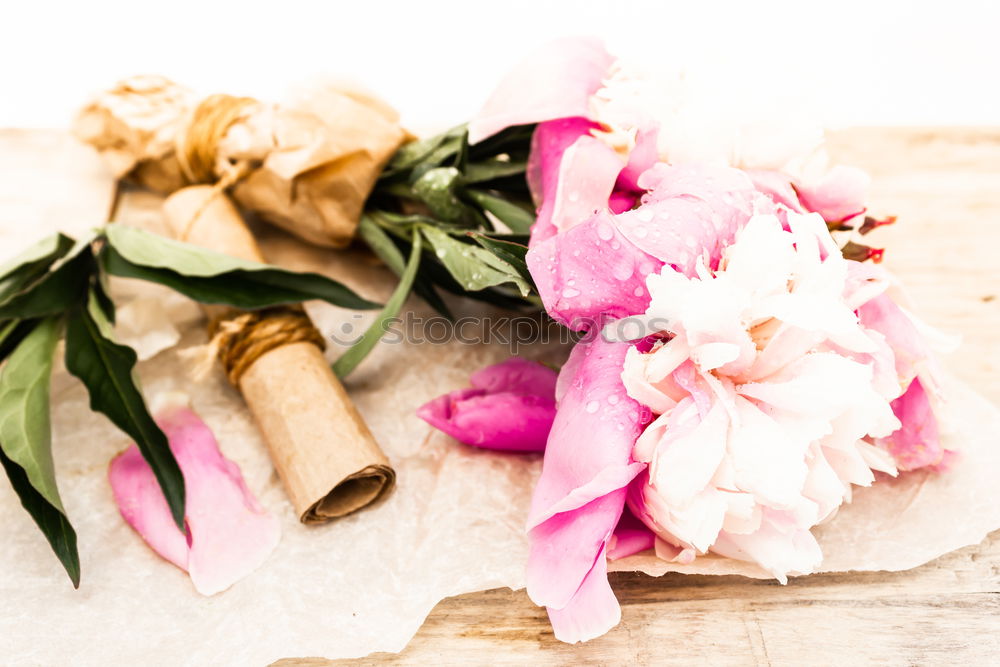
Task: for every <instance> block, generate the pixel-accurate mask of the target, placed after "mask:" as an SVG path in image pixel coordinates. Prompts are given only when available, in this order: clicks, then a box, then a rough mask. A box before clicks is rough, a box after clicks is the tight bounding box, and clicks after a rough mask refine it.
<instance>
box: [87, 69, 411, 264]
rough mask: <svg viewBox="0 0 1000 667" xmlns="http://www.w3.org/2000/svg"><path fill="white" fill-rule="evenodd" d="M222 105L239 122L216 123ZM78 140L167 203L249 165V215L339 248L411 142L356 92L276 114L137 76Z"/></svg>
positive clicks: (324, 88) (318, 88)
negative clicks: (398, 153)
mask: <svg viewBox="0 0 1000 667" xmlns="http://www.w3.org/2000/svg"><path fill="white" fill-rule="evenodd" d="M219 104H235V106H234V107H233V110H232V112H233V116H231V117H228V118H227V117H221V118H220V117H219V116H218V115H216V114H213V113H212V112H211V109H212V108H213V107H217V106H218V105H219ZM206 105H207V106H206ZM73 132H74V134H75V135H76V136H77V137H78V138H80V139H81V140H82V141H84V142H86V143H88V144H90V145H92V146H94V148H96V149H97V150H98V151H99V152H100V153H101V155H102V157H103V158H104V159H105V160H106V161H107V163H108V165H109V166H110V167H111V169H112V171H113V173H114V175H115V176H116V177H118V178H126V177H127V178H128V179H130V180H132V181H133V182H135V183H138V184H140V185H143V186H145V187H148V188H151V189H153V190H156V191H157V192H161V193H164V194H169V193H171V192H174V191H175V190H178V189H180V188H181V187H183V186H185V185H190V184H192V183H204V182H215V181H216V180H218V179H221V178H224V177H227V176H228V175H229V172H230V170H231V169H233V168H234V167H235V166H236V165H239V164H242V163H245V164H246V165H247V166H248V167H249V171H248V173H246V174H245V175H243V176H242V178H240V179H239V180H238V181H237V182H236V184H235V185H234V186H233V189H232V194H233V198H234V199H235V200H236V202H237V203H238V204H239V205H240V206H241V207H243V208H245V209H247V210H249V211H252V212H254V213H256V214H258V215H260V216H261V217H262V218H264V219H265V220H268V221H269V222H272V223H274V224H276V225H279V226H281V227H284V228H285V229H287V230H289V231H291V232H292V233H293V234H296V235H298V236H299V237H301V238H303V239H305V240H306V241H309V242H310V243H314V244H316V245H320V246H326V247H334V248H339V247H344V246H346V245H347V244H348V243H350V241H351V239H352V238H353V237H354V230H355V228H356V226H357V221H358V217H359V216H360V214H361V209H362V207H363V206H364V202H365V200H366V199H367V198H368V195H369V194H370V193H371V190H372V187H373V186H374V184H375V181H376V179H377V178H378V176H379V173H380V172H381V171H382V167H383V166H385V163H386V162H387V161H388V160H389V158H390V157H392V154H393V153H394V152H395V151H396V149H397V148H399V146H400V145H401V144H402V143H403V142H404V141H405V140H406V139H407V137H408V135H407V133H406V132H405V131H404V130H403V129H402V128H401V127H400V126H399V116H398V114H397V113H396V112H395V111H394V110H393V109H392V108H391V107H389V106H388V105H387V104H385V103H384V102H382V101H381V100H379V99H378V98H376V97H375V96H374V95H372V94H371V93H369V92H367V91H365V90H363V89H361V88H360V87H358V86H355V85H351V84H348V83H343V82H339V83H336V84H333V83H331V84H328V85H315V86H312V87H309V88H303V89H302V90H301V91H299V92H298V93H296V94H295V95H294V96H293V98H292V99H290V100H289V101H288V102H287V103H286V104H281V105H276V104H265V103H263V102H258V101H256V100H252V99H249V98H232V97H228V96H211V97H210V98H205V100H199V98H198V97H197V96H196V95H195V94H194V92H192V91H191V90H189V89H187V88H185V87H184V86H181V85H179V84H177V83H174V82H173V81H170V80H169V79H166V78H164V77H161V76H134V77H131V78H128V79H125V80H123V81H121V82H119V83H118V84H117V85H116V86H115V87H113V88H111V89H109V90H107V91H104V92H102V93H100V94H99V95H97V96H96V97H95V98H94V99H93V100H92V101H91V102H90V103H89V104H88V105H87V106H86V107H84V109H83V110H82V111H81V112H80V114H79V116H78V117H77V119H76V121H75V124H74V127H73ZM196 144H197V145H196ZM191 151H194V154H193V155H192V154H191ZM195 157H198V158H199V160H197V161H196V160H195V159H194V158H195Z"/></svg>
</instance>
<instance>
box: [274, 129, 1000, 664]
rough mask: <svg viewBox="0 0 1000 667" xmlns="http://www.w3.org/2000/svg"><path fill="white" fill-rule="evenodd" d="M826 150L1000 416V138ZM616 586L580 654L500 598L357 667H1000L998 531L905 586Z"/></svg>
mask: <svg viewBox="0 0 1000 667" xmlns="http://www.w3.org/2000/svg"><path fill="white" fill-rule="evenodd" d="M829 147H830V152H831V154H832V157H833V158H834V160H835V161H838V162H843V163H846V164H854V165H857V166H860V167H862V168H864V169H866V170H868V172H869V173H870V174H871V176H872V179H873V183H872V188H871V210H872V211H873V212H874V213H875V214H878V215H885V214H894V215H897V216H898V217H899V222H898V223H897V224H896V225H894V226H892V227H889V228H883V229H881V230H879V231H878V232H877V233H873V234H872V235H870V236H869V239H871V241H870V242H871V243H874V244H877V245H882V244H884V245H885V246H887V247H888V250H887V252H886V256H885V265H886V266H887V267H889V268H890V269H892V270H893V271H894V272H895V273H896V274H897V275H899V276H900V277H901V278H902V279H903V280H904V282H905V283H906V284H907V286H908V288H909V292H910V294H911V296H912V297H913V299H914V301H915V302H916V306H917V308H916V310H917V312H918V313H919V314H920V315H921V316H922V317H923V318H924V319H926V320H927V321H928V322H930V323H932V324H934V325H936V326H937V327H938V328H941V329H945V330H947V331H949V332H953V333H959V334H961V335H962V337H963V344H962V347H961V348H960V349H959V350H958V351H957V352H955V353H954V354H952V355H950V356H949V357H948V359H947V360H946V363H947V364H948V366H949V367H950V368H951V369H952V370H953V371H954V372H955V373H956V374H957V375H958V376H959V377H961V378H962V379H964V380H965V381H967V382H969V383H970V384H971V385H972V386H973V387H975V388H976V389H977V390H979V391H980V392H982V393H983V394H985V395H986V396H987V397H988V398H989V399H990V400H992V401H993V402H994V403H995V404H1000V372H998V371H1000V345H998V343H1000V336H998V331H1000V258H998V254H1000V253H998V246H1000V129H982V130H980V129H941V128H926V129H885V128H864V129H852V130H847V131H842V132H836V133H832V134H831V136H830V140H829ZM994 244H997V245H994ZM998 484H1000V480H998ZM998 502H1000V497H998ZM611 583H612V586H613V587H614V590H615V593H616V594H617V596H618V599H619V601H620V602H621V605H622V622H621V625H619V626H618V627H617V628H615V629H614V630H612V631H611V632H609V633H608V634H606V635H605V636H603V637H600V638H598V639H595V640H593V641H591V642H588V643H586V644H583V645H576V646H569V645H566V644H562V643H560V642H558V641H556V640H555V639H554V638H553V636H552V631H551V629H550V628H549V623H548V619H547V617H546V615H545V612H544V611H543V610H542V609H539V608H537V607H535V606H534V605H533V604H532V603H531V601H530V600H529V599H528V597H527V595H526V594H525V592H524V591H516V592H514V591H510V590H493V591H486V592H482V593H473V594H469V595H462V596H459V597H455V598H450V599H447V600H444V601H442V602H441V603H440V604H438V606H437V607H436V608H435V609H434V611H433V612H432V613H431V615H430V616H429V617H428V619H427V621H426V623H424V626H423V627H422V628H421V630H420V632H419V633H418V634H417V636H416V637H414V639H413V641H411V642H410V644H409V646H408V647H407V648H406V650H404V651H403V652H402V653H401V654H399V655H384V654H381V655H375V656H371V657H370V658H369V659H367V660H364V661H361V662H362V663H364V664H435V665H466V664H481V663H489V664H512V665H520V664H545V665H548V664H574V665H577V664H597V665H618V664H659V665H691V664H706V665H713V666H716V665H845V664H847V665H850V664H870V663H876V664H889V665H928V664H933V665H938V664H964V665H985V664H1000V531H998V532H995V533H993V534H992V535H991V536H990V537H989V538H988V539H987V540H986V541H985V542H984V543H983V544H981V545H979V546H977V547H970V548H966V549H962V550H960V551H958V552H955V553H952V554H949V555H947V556H944V557H942V558H939V559H938V560H936V561H933V562H931V563H928V564H927V565H924V566H923V567H920V568H917V569H915V570H911V571H908V572H896V573H886V572H873V573H866V574H829V575H814V576H811V577H803V578H798V579H793V580H792V581H791V582H790V583H789V584H788V585H787V586H781V585H780V584H777V583H775V582H773V581H754V580H748V579H743V578H740V577H709V576H686V575H677V574H673V575H667V576H664V577H659V578H653V577H648V576H646V575H643V574H638V573H632V574H626V573H614V574H612V575H611ZM279 664H281V665H282V666H283V667H290V666H292V665H331V664H339V662H333V661H328V660H323V659H301V658H300V659H293V660H285V661H281V663H279Z"/></svg>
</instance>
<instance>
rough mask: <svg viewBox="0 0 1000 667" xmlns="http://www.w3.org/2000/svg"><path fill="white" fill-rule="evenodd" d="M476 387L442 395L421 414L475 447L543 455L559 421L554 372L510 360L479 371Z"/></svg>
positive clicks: (427, 404)
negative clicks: (555, 421)
mask: <svg viewBox="0 0 1000 667" xmlns="http://www.w3.org/2000/svg"><path fill="white" fill-rule="evenodd" d="M471 382H472V385H473V386H472V387H471V388H469V389H459V390H458V391H453V392H451V393H449V394H445V395H444V396H439V397H437V398H435V399H434V400H432V401H429V402H427V403H425V404H424V405H422V406H421V407H420V408H419V409H418V410H417V416H419V417H420V418H421V419H423V420H424V421H426V422H427V423H428V424H430V425H431V426H433V427H435V428H437V429H438V430H441V431H444V432H445V433H447V434H448V435H450V436H452V437H453V438H455V439H456V440H458V441H460V442H463V443H465V444H467V445H472V446H474V447H482V448H484V449H496V450H504V451H520V452H540V451H542V450H544V449H545V441H546V439H547V438H548V435H549V430H550V429H551V428H552V420H553V419H554V418H555V413H556V404H555V389H556V372H555V371H553V370H552V369H551V368H548V367H547V366H544V365H542V364H539V363H537V362H534V361H528V360H527V359H520V358H518V357H512V358H510V359H507V360H506V361H504V362H502V363H499V364H494V365H493V366H489V367H487V368H484V369H482V370H480V371H477V372H476V373H474V374H473V375H472V378H471Z"/></svg>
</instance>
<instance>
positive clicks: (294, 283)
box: [101, 225, 380, 310]
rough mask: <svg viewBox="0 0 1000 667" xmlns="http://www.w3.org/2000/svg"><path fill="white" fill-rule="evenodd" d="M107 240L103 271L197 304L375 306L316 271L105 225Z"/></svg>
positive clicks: (103, 255)
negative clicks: (315, 301)
mask: <svg viewBox="0 0 1000 667" xmlns="http://www.w3.org/2000/svg"><path fill="white" fill-rule="evenodd" d="M107 238H108V246H107V247H106V248H105V250H104V252H103V253H102V256H101V259H102V262H103V266H104V269H105V270H106V271H107V272H108V273H111V274H113V275H116V276H122V277H125V278H139V279H141V280H147V281H150V282H155V283H159V284H161V285H166V286H167V287H170V288H172V289H174V290H176V291H178V292H180V293H181V294H184V295H185V296H188V297H190V298H192V299H194V300H196V301H200V302H202V303H216V304H226V305H229V306H233V307H235V308H242V309H248V310H254V309H258V308H266V307H269V306H276V305H281V304H286V303H298V302H300V301H306V300H309V299H322V300H323V301H326V302H328V303H332V304H333V305H335V306H341V307H343V308H353V309H356V310H366V309H372V308H379V307H380V306H379V304H376V303H372V302H371V301H368V300H366V299H362V298H361V297H360V296H358V295H357V294H355V293H354V292H353V291H352V290H350V289H349V288H348V287H346V286H345V285H342V284H341V283H339V282H337V281H336V280H331V279H330V278H327V277H326V276H321V275H319V274H316V273H295V272H293V271H286V270H284V269H279V268H277V267H275V266H269V265H267V264H260V263H257V262H248V261H245V260H242V259H237V258H236V257H231V256H229V255H224V254H222V253H217V252H212V251H211V250H205V249H204V248H199V247H197V246H193V245H190V244H187V243H179V242H177V241H173V240H171V239H167V238H164V237H162V236H157V235H156V234H150V233H149V232H145V231H142V230H140V229H135V228H133V227H126V226H124V225H109V226H108V228H107Z"/></svg>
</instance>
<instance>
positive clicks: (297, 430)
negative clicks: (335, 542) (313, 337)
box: [163, 185, 396, 524]
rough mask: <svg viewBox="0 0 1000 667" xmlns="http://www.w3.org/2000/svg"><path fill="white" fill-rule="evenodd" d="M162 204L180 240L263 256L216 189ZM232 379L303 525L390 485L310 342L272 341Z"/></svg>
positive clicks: (382, 462)
mask: <svg viewBox="0 0 1000 667" xmlns="http://www.w3.org/2000/svg"><path fill="white" fill-rule="evenodd" d="M163 210H164V213H165V214H166V218H167V221H168V223H169V224H170V227H171V229H172V230H173V232H174V234H175V236H177V237H178V238H179V239H180V240H182V241H186V242H188V243H193V244H195V245H198V246H201V247H204V248H209V249H211V250H215V251H217V252H224V253H226V254H229V255H233V256H235V257H239V258H241V259H245V260H250V261H255V262H262V261H264V258H263V257H262V255H261V253H260V250H259V248H258V247H257V242H256V241H255V240H254V238H253V236H252V235H251V234H250V231H249V230H248V229H247V227H246V224H245V223H244V222H243V219H242V217H241V216H240V214H239V212H238V211H237V210H236V208H235V206H233V204H232V202H230V201H229V198H228V197H227V196H226V195H225V194H222V193H220V192H218V191H217V190H216V189H215V188H212V187H211V186H205V185H200V186H191V187H187V188H183V189H181V190H178V191H177V192H175V193H174V194H173V195H171V196H170V197H168V198H167V199H166V201H165V202H164V205H163ZM206 311H207V312H208V314H209V316H210V317H218V316H219V315H220V314H222V312H223V310H222V309H220V307H218V306H209V307H206ZM237 382H238V388H239V390H240V392H241V393H242V394H243V398H244V399H245V400H246V403H247V406H248V407H249V408H250V412H251V413H252V414H253V416H254V419H255V420H256V422H257V425H258V427H259V428H260V431H261V433H262V435H263V436H264V439H265V441H266V442H267V445H268V448H269V450H270V454H271V461H272V462H273V463H274V467H275V469H277V471H278V475H279V476H280V477H281V480H282V482H283V483H284V486H285V490H286V491H287V493H288V496H289V499H290V500H291V501H292V505H293V506H294V507H295V511H296V512H297V513H298V516H299V518H300V520H301V521H302V522H303V523H307V524H309V523H321V522H324V521H328V520H330V519H335V518H337V517H341V516H344V515H346V514H350V513H351V512H354V511H356V510H359V509H361V508H363V507H365V506H367V505H369V504H371V503H372V502H374V501H375V500H377V499H378V498H380V497H381V496H382V495H383V494H385V493H386V492H388V491H389V490H390V489H391V488H392V486H393V484H394V482H395V478H396V473H395V471H394V470H393V469H392V468H391V467H390V465H389V461H388V459H387V458H386V456H385V454H383V453H382V451H381V449H379V446H378V444H377V443H376V442H375V439H374V438H373V437H372V434H371V432H370V431H369V430H368V427H367V426H366V425H365V423H364V421H363V420H362V418H361V415H360V414H358V411H357V409H356V408H355V407H354V404H353V403H352V402H351V399H350V397H349V396H348V395H347V392H346V391H344V388H343V386H342V385H341V384H340V381H339V380H338V379H337V377H336V376H335V375H334V374H333V371H332V370H331V369H330V365H329V363H328V362H327V361H326V358H325V357H324V356H323V353H322V351H321V350H320V349H319V348H318V347H317V346H316V345H315V344H313V343H310V342H295V343H290V344H287V345H281V346H280V347H275V348H273V349H271V350H269V351H267V352H265V353H263V354H262V355H260V356H259V357H258V358H257V359H256V360H255V361H253V362H252V363H251V364H250V366H249V367H248V368H247V369H246V370H245V371H244V372H243V373H242V375H241V376H239V378H238V380H237Z"/></svg>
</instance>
